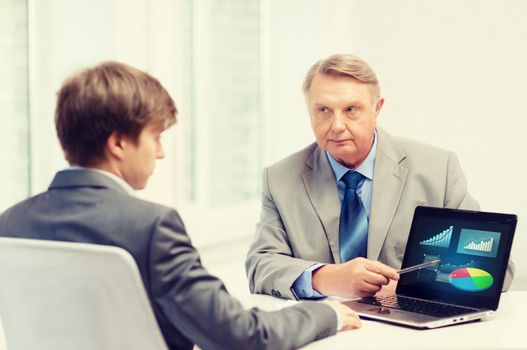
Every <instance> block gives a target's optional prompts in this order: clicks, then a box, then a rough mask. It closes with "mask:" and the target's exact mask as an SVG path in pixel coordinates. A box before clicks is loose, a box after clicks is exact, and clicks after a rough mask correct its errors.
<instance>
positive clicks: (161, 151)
mask: <svg viewBox="0 0 527 350" xmlns="http://www.w3.org/2000/svg"><path fill="white" fill-rule="evenodd" d="M156 156H157V159H163V158H165V150H164V149H163V146H159V147H158V149H157V155H156Z"/></svg>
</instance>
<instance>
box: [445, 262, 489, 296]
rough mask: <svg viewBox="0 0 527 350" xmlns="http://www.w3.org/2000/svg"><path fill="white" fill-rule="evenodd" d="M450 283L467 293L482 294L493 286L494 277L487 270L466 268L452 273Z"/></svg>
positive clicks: (449, 278)
mask: <svg viewBox="0 0 527 350" xmlns="http://www.w3.org/2000/svg"><path fill="white" fill-rule="evenodd" d="M448 281H449V282H450V284H451V285H452V286H454V287H455V288H457V289H461V290H464V291H465V292H481V291H484V290H486V289H488V288H490V286H492V284H493V283H494V277H492V275H491V274H490V273H488V272H487V271H485V270H481V269H475V268H473V267H466V268H462V269H457V270H454V271H452V272H451V273H450V275H448Z"/></svg>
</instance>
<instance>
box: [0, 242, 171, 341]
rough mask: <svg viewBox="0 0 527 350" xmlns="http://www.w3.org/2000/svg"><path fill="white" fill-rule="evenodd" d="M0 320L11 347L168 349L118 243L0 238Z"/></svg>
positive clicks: (136, 275) (138, 279) (137, 277)
mask: <svg viewBox="0 0 527 350" xmlns="http://www.w3.org/2000/svg"><path fill="white" fill-rule="evenodd" d="M0 319H1V322H2V324H3V329H4V334H5V341H6V343H7V349H8V350H30V349H31V350H34V349H40V350H73V349H75V350H94V349H97V350H110V349H111V350H115V349H123V350H124V349H126V350H130V349H137V350H139V349H141V350H144V349H155V350H157V349H159V350H161V349H163V350H166V349H167V346H166V344H165V341H164V339H163V336H162V334H161V331H160V330H159V327H158V325H157V321H156V319H155V316H154V313H153V311H152V308H151V305H150V302H149V300H148V297H147V294H146V292H145V289H144V285H143V283H142V280H141V276H140V274H139V269H138V268H137V265H136V263H135V260H134V259H133V258H132V256H131V255H130V254H129V253H128V252H127V251H125V250H124V249H122V248H118V247H111V246H102V245H94V244H86V243H71V242H58V241H42V240H34V239H22V238H7V237H0ZM0 333H1V332H0Z"/></svg>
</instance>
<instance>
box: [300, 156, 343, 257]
mask: <svg viewBox="0 0 527 350" xmlns="http://www.w3.org/2000/svg"><path fill="white" fill-rule="evenodd" d="M306 165H307V166H308V167H309V168H310V169H311V170H308V171H307V172H305V173H304V174H303V175H302V180H303V181H304V186H305V188H306V191H307V194H308V197H309V200H310V201H311V204H312V205H313V208H314V209H315V211H316V213H317V215H318V217H319V218H320V221H322V225H323V226H324V230H325V234H326V236H327V240H328V242H329V246H330V249H331V254H332V255H333V260H334V261H335V262H338V261H340V259H339V239H338V237H339V217H340V200H339V196H338V190H337V183H336V180H335V174H334V173H333V170H332V169H331V165H330V164H329V161H328V159H327V156H326V154H325V152H324V150H322V149H321V148H320V147H316V148H315V150H314V152H313V153H312V154H311V157H310V158H309V159H308V160H307V162H306Z"/></svg>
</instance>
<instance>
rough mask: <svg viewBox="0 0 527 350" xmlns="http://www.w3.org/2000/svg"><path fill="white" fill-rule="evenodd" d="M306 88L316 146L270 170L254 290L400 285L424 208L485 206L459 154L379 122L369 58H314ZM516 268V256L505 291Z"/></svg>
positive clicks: (253, 259) (364, 290)
mask: <svg viewBox="0 0 527 350" xmlns="http://www.w3.org/2000/svg"><path fill="white" fill-rule="evenodd" d="M303 90H304V96H305V101H306V105H307V109H308V112H309V115H310V117H311V126H312V129H313V132H314V135H315V139H316V143H313V144H311V145H309V146H307V147H306V148H304V149H303V150H301V151H299V152H297V153H295V154H293V155H291V156H289V157H287V158H285V159H283V160H282V161H280V162H278V163H276V164H274V165H272V166H270V167H268V168H266V169H265V170H264V176H263V179H264V184H263V192H264V193H263V198H262V209H261V217H260V223H259V224H258V229H257V232H256V235H255V238H254V241H253V243H252V245H251V248H250V250H249V253H248V255H247V260H246V270H247V275H248V277H249V286H250V289H251V291H252V292H253V293H266V294H273V295H278V294H279V295H281V296H284V297H288V298H294V297H299V298H317V297H321V296H325V295H338V296H342V297H348V298H349V297H356V296H367V295H373V294H375V293H376V292H378V291H379V290H380V289H381V288H382V287H383V286H385V285H387V284H388V283H390V282H393V283H391V285H390V287H392V288H393V287H394V286H395V282H396V281H397V279H398V277H399V276H398V274H397V273H396V270H395V269H397V268H399V267H400V266H401V263H402V258H403V256H404V251H405V247H406V241H407V239H408V233H409V231H410V225H411V222H412V217H413V212H414V209H415V207H416V206H417V205H428V206H435V207H447V208H461V209H478V208H479V205H478V203H477V202H476V201H475V200H474V198H472V196H471V195H470V194H469V193H468V190H467V182H466V179H465V175H464V174H463V171H462V170H461V168H460V166H459V163H458V159H457V157H456V155H455V154H454V153H452V152H449V151H446V150H442V149H439V148H436V147H433V146H429V145H426V144H423V143H419V142H416V141H411V140H406V139H402V138H398V137H394V136H391V135H390V134H388V133H387V132H386V131H384V130H383V129H381V128H380V127H378V126H377V118H378V115H379V113H380V111H381V108H382V106H383V103H384V99H383V98H382V97H381V94H380V88H379V82H378V80H377V76H376V75H375V72H374V71H373V70H372V69H371V67H370V66H369V65H368V64H367V63H366V62H365V61H363V60H362V59H360V58H358V57H356V56H353V55H333V56H330V57H328V58H326V59H323V60H320V61H318V62H316V63H315V64H314V65H313V66H312V67H311V69H310V70H309V71H308V73H307V74H306V78H305V81H304V86H303ZM513 272H514V265H513V264H512V262H510V263H509V269H508V271H507V276H506V279H505V283H504V289H507V288H508V287H509V285H510V283H511V281H512V276H513Z"/></svg>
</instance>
